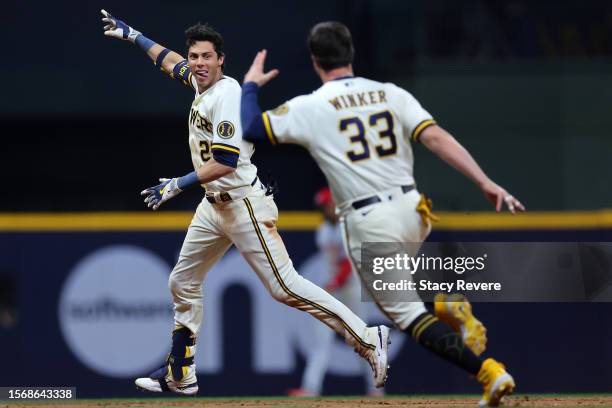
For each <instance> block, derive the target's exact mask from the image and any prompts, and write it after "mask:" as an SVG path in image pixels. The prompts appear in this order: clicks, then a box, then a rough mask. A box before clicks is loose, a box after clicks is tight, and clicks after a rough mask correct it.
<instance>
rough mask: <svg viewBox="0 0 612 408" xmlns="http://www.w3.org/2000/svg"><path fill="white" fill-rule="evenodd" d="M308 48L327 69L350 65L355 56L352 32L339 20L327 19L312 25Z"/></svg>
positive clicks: (315, 58) (317, 61) (316, 60)
mask: <svg viewBox="0 0 612 408" xmlns="http://www.w3.org/2000/svg"><path fill="white" fill-rule="evenodd" d="M308 49H309V50H310V54H311V55H312V56H313V57H314V60H315V62H316V63H317V64H319V65H320V66H321V68H323V69H324V70H325V71H330V70H332V69H334V68H338V67H343V66H346V65H349V64H351V63H352V62H353V57H354V56H355V48H354V47H353V39H352V38H351V32H350V31H349V29H348V27H347V26H345V25H344V24H342V23H339V22H337V21H325V22H322V23H319V24H317V25H315V26H314V27H312V29H311V30H310V34H309V35H308Z"/></svg>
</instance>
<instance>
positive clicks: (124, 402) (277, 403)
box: [0, 394, 612, 408]
mask: <svg viewBox="0 0 612 408" xmlns="http://www.w3.org/2000/svg"><path fill="white" fill-rule="evenodd" d="M478 399H479V396H477V395H444V396H442V395H418V396H410V397H408V396H387V397H385V398H364V397H326V398H299V399H298V398H286V397H222V398H184V397H176V398H142V399H138V398H134V399H82V400H78V399H77V400H75V401H70V402H64V401H62V402H34V401H23V402H16V403H13V402H10V403H8V405H7V404H5V403H0V408H8V407H9V406H10V407H19V408H30V407H32V408H36V407H40V406H41V405H44V406H51V407H53V408H94V407H95V408H101V407H121V408H125V407H129V408H165V407H206V408H217V407H223V408H245V407H275V408H279V407H282V408H328V407H330V408H344V407H346V408H349V407H364V408H374V407H376V408H383V407H384V408H399V407H436V408H444V407H472V408H473V407H476V406H477V402H478ZM503 406H506V407H580V408H589V407H612V394H533V395H524V394H523V395H522V394H517V395H514V396H511V397H509V398H508V399H507V400H506V401H505V403H504V405H503Z"/></svg>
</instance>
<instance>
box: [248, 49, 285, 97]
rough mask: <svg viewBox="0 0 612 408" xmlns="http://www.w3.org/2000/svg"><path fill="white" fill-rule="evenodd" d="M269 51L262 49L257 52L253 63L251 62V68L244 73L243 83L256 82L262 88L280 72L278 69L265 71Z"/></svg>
mask: <svg viewBox="0 0 612 408" xmlns="http://www.w3.org/2000/svg"><path fill="white" fill-rule="evenodd" d="M267 53H268V51H266V50H261V51H259V52H258V53H257V55H256V56H255V59H254V60H253V63H252V64H251V68H249V70H248V71H247V73H246V74H245V75H244V81H243V83H247V82H255V83H256V84H257V86H258V87H260V88H261V87H262V86H264V85H265V84H267V83H268V82H269V81H270V80H271V79H273V78H275V77H276V76H277V75H278V74H279V71H278V69H273V70H270V71H268V72H264V63H265V62H266V54H267Z"/></svg>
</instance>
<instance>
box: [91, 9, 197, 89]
mask: <svg viewBox="0 0 612 408" xmlns="http://www.w3.org/2000/svg"><path fill="white" fill-rule="evenodd" d="M101 12H102V15H103V16H104V17H103V18H102V22H104V23H105V24H106V25H105V26H104V35H106V36H107V37H112V38H117V39H120V40H125V41H129V42H131V43H132V44H136V45H137V46H138V47H140V49H142V50H143V51H144V52H145V53H146V54H147V55H148V56H149V58H150V59H151V60H152V61H153V63H154V64H155V65H156V66H157V67H159V69H161V71H162V72H164V73H166V74H167V75H169V76H170V77H172V78H175V79H177V80H180V81H181V82H182V83H183V84H184V85H187V86H189V87H193V85H192V84H191V77H190V72H189V67H188V66H187V61H186V60H185V58H183V56H181V55H180V54H178V53H177V52H174V51H172V50H169V49H167V48H165V47H164V46H162V45H160V44H158V43H156V42H155V41H153V40H150V39H149V38H147V37H145V36H144V35H143V34H142V33H141V32H140V31H137V30H135V29H134V28H132V27H130V26H129V25H127V24H126V23H125V22H124V21H122V20H119V19H118V18H116V17H113V16H111V15H110V13H109V12H107V11H105V10H101Z"/></svg>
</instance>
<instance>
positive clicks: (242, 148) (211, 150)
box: [189, 76, 257, 192]
mask: <svg viewBox="0 0 612 408" xmlns="http://www.w3.org/2000/svg"><path fill="white" fill-rule="evenodd" d="M191 85H192V86H193V87H194V88H195V89H197V84H196V83H195V78H192V84H191ZM240 92H241V90H240V85H239V84H238V82H237V81H236V80H234V79H232V78H230V77H227V76H224V77H223V78H221V79H220V80H219V81H218V82H217V83H215V84H214V85H213V86H212V87H210V88H209V89H207V90H206V91H204V92H203V93H201V94H200V93H197V92H196V95H195V99H194V100H193V103H192V104H191V110H190V112H189V148H190V150H191V161H192V162H193V167H194V168H195V169H196V170H197V169H198V168H199V167H200V166H202V165H203V164H204V163H205V162H207V161H208V160H210V158H211V157H213V158H214V159H215V160H216V161H218V162H219V163H222V164H225V165H227V166H232V167H235V168H236V171H235V172H233V173H231V174H228V175H226V176H224V177H221V178H219V179H217V180H215V181H212V182H210V183H208V184H207V185H206V186H205V188H206V189H207V190H209V191H220V192H223V191H230V190H232V189H234V188H238V187H243V186H248V185H250V184H251V182H252V181H253V180H254V179H255V177H256V176H257V168H256V167H255V166H254V165H253V164H252V163H251V156H252V154H253V152H254V147H253V144H252V143H250V142H247V141H245V140H242V126H241V124H240Z"/></svg>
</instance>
